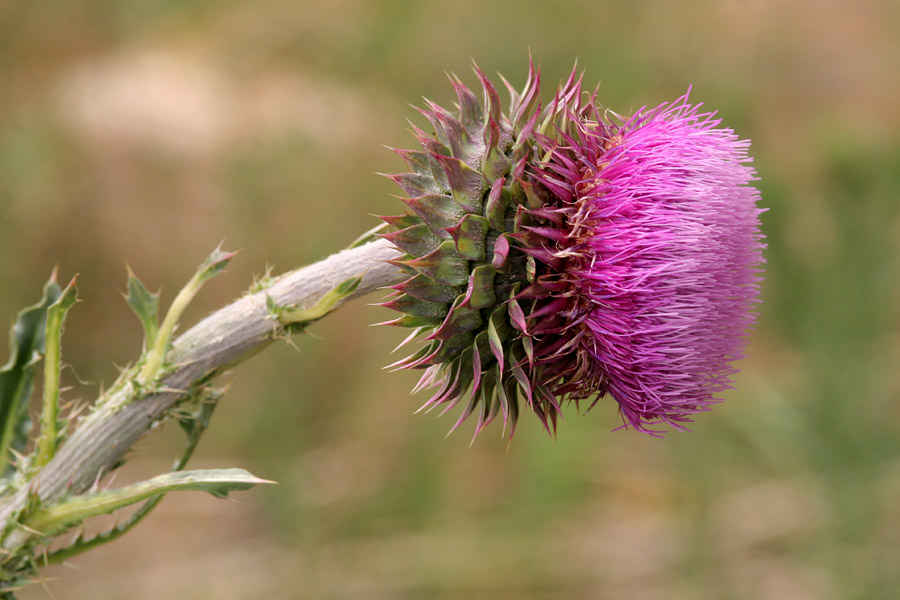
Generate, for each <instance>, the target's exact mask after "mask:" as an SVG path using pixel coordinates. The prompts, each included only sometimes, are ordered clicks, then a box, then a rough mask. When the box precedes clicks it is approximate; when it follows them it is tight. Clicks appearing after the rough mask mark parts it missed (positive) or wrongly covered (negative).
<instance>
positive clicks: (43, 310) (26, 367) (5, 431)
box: [0, 272, 62, 475]
mask: <svg viewBox="0 0 900 600" xmlns="http://www.w3.org/2000/svg"><path fill="white" fill-rule="evenodd" d="M60 293H62V290H61V289H60V287H59V284H58V283H57V282H56V273H55V272H54V273H53V275H51V276H50V280H49V281H47V283H46V285H45V286H44V294H43V296H42V297H41V300H40V301H39V302H38V303H37V304H33V305H32V306H29V307H27V308H24V309H22V311H20V312H19V314H18V316H17V317H16V320H15V323H14V324H13V326H12V329H11V330H10V332H9V361H8V362H7V363H6V364H5V365H4V366H3V367H2V368H0V461H2V465H3V466H2V467H0V470H2V472H3V474H4V475H7V474H9V473H10V472H11V471H12V470H13V465H12V463H11V461H10V460H9V459H10V455H9V453H10V451H16V452H20V451H21V450H22V449H23V448H24V446H25V444H26V442H27V441H28V435H29V433H30V431H31V420H30V419H29V417H28V400H29V399H30V398H31V392H32V391H33V390H34V370H35V368H36V366H37V362H38V360H39V358H40V355H41V354H43V352H44V342H45V333H46V323H47V307H48V306H50V305H51V304H53V303H54V302H56V300H57V298H59V295H60Z"/></svg>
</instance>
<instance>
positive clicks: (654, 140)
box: [385, 69, 763, 435]
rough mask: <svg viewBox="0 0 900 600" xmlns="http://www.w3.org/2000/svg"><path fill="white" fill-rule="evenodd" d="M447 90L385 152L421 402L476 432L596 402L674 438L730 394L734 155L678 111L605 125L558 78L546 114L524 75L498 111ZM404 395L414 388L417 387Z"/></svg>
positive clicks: (745, 196) (718, 135)
mask: <svg viewBox="0 0 900 600" xmlns="http://www.w3.org/2000/svg"><path fill="white" fill-rule="evenodd" d="M476 73H477V74H478V76H479V79H480V80H481V84H482V89H483V91H484V101H483V102H478V100H476V98H475V96H474V95H473V94H472V93H471V92H470V91H469V90H468V89H467V88H465V87H464V86H463V85H462V84H461V83H460V82H459V80H456V79H453V85H454V87H455V89H456V92H457V96H458V100H459V102H458V104H457V110H456V111H455V112H454V113H451V112H450V111H447V110H445V109H443V108H441V107H440V106H437V105H436V104H434V103H431V102H428V109H427V110H423V111H422V113H423V114H424V115H425V117H426V118H427V119H428V120H429V121H430V123H431V125H432V127H433V129H434V133H433V134H430V135H429V134H427V133H425V132H423V131H421V130H419V129H418V128H415V133H416V136H417V138H418V140H419V143H420V145H421V150H415V151H407V150H401V151H398V152H399V153H400V155H401V156H402V157H403V158H404V159H405V160H406V162H407V163H408V164H409V166H410V169H411V172H409V173H403V174H398V175H392V176H390V177H391V178H392V179H394V180H395V181H396V182H397V183H398V184H399V185H400V186H401V187H402V188H403V189H404V191H405V192H406V193H407V194H408V195H409V197H408V198H404V199H403V200H404V202H405V203H406V204H407V206H408V207H409V209H410V210H409V211H408V212H407V213H406V214H403V215H400V216H396V217H385V220H386V221H387V222H388V223H389V224H390V225H391V226H393V228H394V229H395V231H393V232H392V233H388V234H386V237H387V238H388V239H390V240H391V241H392V242H393V243H394V244H395V245H396V246H397V247H398V248H399V249H400V250H401V251H403V252H404V253H405V256H404V258H403V259H401V260H398V261H396V262H395V264H397V265H398V266H399V267H400V268H402V269H404V270H406V271H407V272H408V273H409V279H408V280H407V281H405V282H404V283H403V284H400V285H398V286H395V290H396V292H395V293H394V295H393V296H392V298H391V299H390V300H389V301H388V302H386V303H385V306H388V307H390V308H392V309H395V310H398V311H400V312H403V313H405V315H404V316H403V317H401V318H399V319H396V320H395V321H392V322H391V323H392V324H394V325H400V326H406V327H413V328H415V331H414V332H413V335H412V336H410V338H408V341H409V340H411V339H414V338H415V337H417V336H422V337H424V339H425V344H424V345H423V346H422V347H421V348H420V350H419V351H418V352H416V353H415V354H413V355H412V356H410V357H408V358H407V359H404V360H402V361H400V362H399V363H397V364H396V366H398V367H400V368H422V369H426V371H425V373H424V375H423V377H422V380H421V381H420V384H419V386H418V388H421V387H431V386H434V387H437V390H438V391H437V392H436V393H435V394H434V396H433V397H432V398H431V399H430V400H429V401H428V402H427V403H426V404H425V407H424V408H433V407H436V406H440V405H444V406H446V408H447V409H449V408H451V407H453V406H455V405H456V404H457V403H458V402H459V401H460V400H461V399H464V398H465V399H466V408H465V409H464V410H463V413H462V416H461V417H460V419H459V421H458V422H457V425H459V423H461V422H462V421H463V420H464V419H465V418H466V417H468V416H469V415H471V414H473V413H475V412H476V411H477V412H478V414H479V417H478V425H477V426H476V433H477V432H478V431H480V430H481V429H482V428H483V427H484V425H486V424H487V423H488V422H490V421H491V420H493V419H494V417H495V416H497V415H498V414H502V416H503V421H504V424H509V425H510V435H512V432H513V428H514V426H515V421H516V417H517V414H518V403H519V401H523V402H524V403H525V404H526V405H527V406H528V407H529V408H530V409H531V410H532V411H533V412H534V413H535V414H536V415H537V416H538V417H539V418H540V420H541V421H542V422H543V424H544V426H545V427H546V428H547V430H548V431H551V430H553V429H555V427H556V422H557V418H558V417H559V415H560V414H561V410H562V409H561V406H562V405H563V403H564V402H565V401H574V402H575V403H576V404H578V403H579V402H580V401H582V400H588V401H591V402H592V404H591V406H593V405H594V404H595V403H596V402H597V400H598V399H599V398H601V397H603V396H605V395H607V394H608V395H610V396H612V398H613V399H615V400H616V401H617V402H618V404H619V407H620V410H621V413H622V415H623V417H624V421H625V426H632V427H634V428H636V429H638V430H641V431H647V432H650V433H657V432H658V431H659V430H658V429H656V428H654V425H653V424H654V423H657V422H662V423H666V424H669V425H670V426H672V427H674V428H676V429H680V428H682V425H681V424H682V423H684V422H686V421H689V420H690V415H691V414H693V413H695V412H699V411H703V410H706V409H707V408H708V407H709V406H710V405H711V404H712V403H714V402H716V401H717V395H718V394H719V393H720V392H722V391H723V390H725V389H727V388H729V387H730V385H731V380H730V376H731V375H732V374H733V373H734V372H735V369H734V368H733V367H732V366H731V365H732V362H733V361H735V360H736V359H738V358H740V357H741V354H742V349H743V347H744V345H745V342H746V336H747V333H748V330H749V328H750V327H751V326H752V324H753V320H754V312H753V308H754V303H755V302H756V301H757V296H758V283H759V279H760V270H761V269H760V267H761V264H762V248H763V243H762V235H761V233H760V231H759V213H760V212H761V211H760V209H758V208H757V206H756V202H757V200H758V192H757V191H756V190H755V189H754V188H753V187H751V186H750V182H751V181H752V180H753V179H754V178H755V176H754V172H753V170H752V169H751V168H750V166H749V162H750V159H749V157H748V156H747V146H748V142H746V141H741V140H739V139H738V138H737V137H736V136H735V134H734V133H733V132H732V131H731V130H728V129H723V128H720V127H719V121H718V120H716V119H715V118H714V116H713V115H711V114H708V113H701V112H700V111H699V107H698V106H692V105H690V104H688V101H687V98H686V97H684V98H681V99H680V100H678V101H677V102H675V103H673V104H671V105H662V106H660V107H658V108H656V109H653V110H649V111H639V112H638V113H637V114H636V115H635V116H633V117H631V118H630V119H619V118H616V120H610V119H608V118H606V116H605V115H607V114H610V113H608V112H607V113H603V112H601V110H600V109H599V108H598V106H597V104H596V102H595V99H594V95H588V94H584V93H583V92H582V90H581V85H580V79H578V78H576V77H575V75H574V73H573V75H572V76H571V77H570V78H569V80H568V81H567V82H566V83H565V84H564V85H562V86H561V87H560V88H559V90H558V91H557V94H556V96H555V97H554V99H553V100H552V101H551V102H550V103H549V104H548V106H547V107H545V108H543V109H542V108H541V106H540V103H539V76H538V74H537V72H536V71H535V70H534V69H531V70H530V72H529V78H528V82H527V84H526V86H525V88H524V90H523V91H522V92H521V93H519V92H516V91H515V90H513V89H512V88H511V87H510V86H509V85H508V84H507V87H508V88H509V89H510V93H511V96H512V103H511V107H510V111H509V114H508V115H507V114H505V113H503V112H502V111H501V109H500V104H499V97H498V95H497V92H496V91H495V90H494V87H493V85H492V84H491V82H490V81H489V80H488V79H487V78H486V77H484V75H483V74H482V73H481V72H480V71H477V70H476ZM418 388H417V389H418Z"/></svg>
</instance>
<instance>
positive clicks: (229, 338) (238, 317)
mask: <svg viewBox="0 0 900 600" xmlns="http://www.w3.org/2000/svg"><path fill="white" fill-rule="evenodd" d="M400 256H401V254H400V253H399V252H398V251H397V250H396V249H395V248H394V247H393V245H392V244H391V243H390V242H388V241H387V240H377V241H374V242H369V243H367V244H365V245H362V246H359V247H356V248H352V249H348V250H344V251H342V252H339V253H337V254H334V255H332V256H330V257H328V258H326V259H324V260H322V261H320V262H317V263H314V264H312V265H309V266H306V267H302V268H300V269H297V270H295V271H290V272H288V273H285V274H283V275H281V276H279V277H277V278H276V279H275V280H274V281H273V282H272V283H271V284H270V285H268V286H266V288H265V289H263V290H261V291H258V292H255V293H252V294H248V295H246V296H244V297H242V298H240V299H239V300H237V301H235V302H233V303H232V304H229V305H228V306H225V307H224V308H222V309H220V310H218V311H217V312H215V313H213V314H212V315H210V316H208V317H206V318H205V319H204V320H202V321H201V322H199V323H197V324H196V325H195V326H194V327H192V328H191V329H190V330H188V331H187V332H185V333H184V334H183V335H181V336H180V337H179V338H178V339H176V340H175V341H174V342H173V345H172V350H171V351H170V352H169V354H168V356H167V363H168V364H169V365H171V367H170V369H169V373H168V375H166V376H165V377H164V378H163V379H162V381H160V382H159V385H158V386H156V387H155V390H156V391H151V392H150V393H146V395H143V394H145V392H141V391H139V390H138V388H136V386H134V385H126V386H121V387H120V389H119V390H118V391H117V392H115V393H113V394H112V395H111V396H110V397H108V398H106V399H105V401H104V403H103V405H102V406H101V407H99V408H97V409H96V410H95V411H94V412H92V413H91V414H90V415H88V416H86V417H85V418H84V419H82V420H81V421H80V422H79V423H78V425H77V426H76V428H75V430H74V431H73V433H72V435H71V437H70V438H69V439H68V440H67V441H66V442H65V444H64V445H63V446H62V447H60V449H59V451H58V452H57V454H56V455H55V456H54V458H53V460H51V461H50V462H49V463H47V465H46V466H44V467H43V468H42V469H41V470H40V472H39V473H38V474H37V475H35V478H34V480H32V482H31V484H29V485H26V486H24V487H23V488H22V489H20V490H19V491H18V492H17V493H15V494H13V495H12V496H10V497H9V498H7V499H6V500H5V501H4V502H3V503H2V504H0V530H6V529H7V528H8V526H9V525H10V520H11V519H15V518H17V517H18V514H19V512H20V510H21V508H22V507H23V506H24V505H25V502H26V500H27V495H28V493H29V491H32V490H33V491H35V492H36V493H37V494H39V496H40V498H41V501H42V502H45V503H46V502H48V501H52V500H55V499H58V498H60V497H61V496H63V495H64V494H78V493H80V492H83V491H84V490H86V489H88V488H89V487H90V486H91V485H92V484H93V483H94V482H95V481H98V480H99V479H100V478H101V477H102V476H103V475H105V474H106V473H108V472H109V470H110V468H111V467H112V466H113V465H115V464H116V463H118V462H119V461H120V460H121V458H122V457H123V455H124V454H125V452H127V451H128V449H129V448H131V447H132V445H133V444H134V443H135V442H136V441H137V440H138V439H139V438H141V437H142V436H143V435H144V434H145V433H147V432H148V431H149V430H150V428H151V427H152V426H153V424H154V423H156V422H158V421H160V420H161V419H164V418H165V417H166V412H167V411H168V410H169V409H171V408H172V407H173V406H175V405H176V404H177V403H178V402H179V401H180V400H181V399H183V398H184V397H185V396H186V395H187V394H189V393H190V391H191V389H192V388H193V387H194V386H195V385H196V384H201V383H203V382H205V381H208V380H209V379H210V378H211V377H213V376H214V375H216V374H218V373H220V372H221V371H222V370H223V369H226V368H228V367H230V366H232V365H235V364H237V363H239V362H241V361H242V360H244V359H246V358H248V357H249V356H250V355H252V354H253V353H255V352H256V351H258V350H260V349H262V348H263V347H265V346H267V345H268V344H270V343H271V342H272V341H274V340H275V339H277V338H278V337H283V336H284V334H285V330H284V328H283V327H281V326H280V325H279V324H278V322H277V320H275V319H273V318H272V315H271V313H270V310H269V309H268V307H267V297H268V298H271V300H272V301H274V302H275V304H277V305H278V306H290V305H296V306H298V307H308V306H312V305H314V304H315V303H316V302H317V301H318V300H320V299H321V298H322V297H323V296H324V295H326V294H328V293H329V292H330V291H332V290H333V289H335V288H336V287H337V286H338V285H339V284H340V283H341V282H343V281H345V280H347V279H348V278H351V277H354V276H359V275H362V281H361V283H360V285H359V287H358V288H357V289H356V290H355V291H354V292H353V293H352V294H350V295H349V296H347V298H346V299H348V300H349V299H351V298H356V297H359V296H363V295H365V294H368V293H370V292H372V291H375V290H377V289H380V288H383V287H386V286H390V285H395V284H398V283H401V282H402V281H403V280H404V279H407V278H408V276H407V275H405V274H404V273H403V272H402V271H400V269H398V268H397V267H396V266H393V265H391V264H388V263H387V262H386V261H389V260H392V259H397V258H399V257H400ZM136 390H138V391H136ZM33 535H34V534H33V533H32V532H29V531H28V530H26V529H23V528H17V529H15V530H13V531H11V532H10V533H9V535H8V536H7V538H6V540H5V541H4V543H3V548H4V550H5V551H7V552H9V551H14V550H15V549H17V548H19V547H21V546H22V545H23V544H25V543H27V542H28V541H29V539H30V538H31V537H32V536H33Z"/></svg>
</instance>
